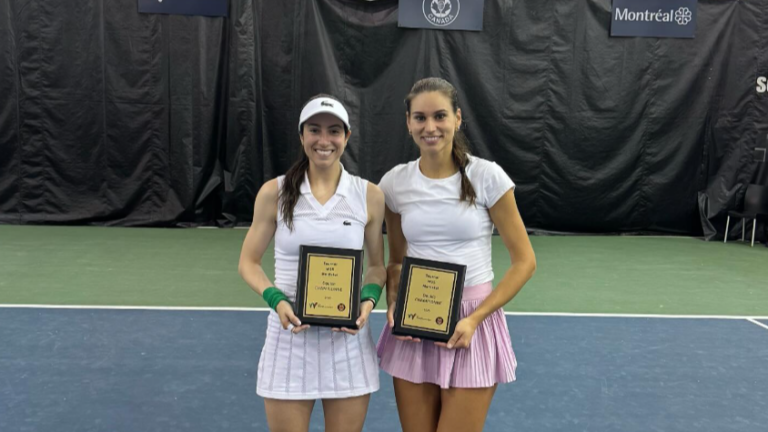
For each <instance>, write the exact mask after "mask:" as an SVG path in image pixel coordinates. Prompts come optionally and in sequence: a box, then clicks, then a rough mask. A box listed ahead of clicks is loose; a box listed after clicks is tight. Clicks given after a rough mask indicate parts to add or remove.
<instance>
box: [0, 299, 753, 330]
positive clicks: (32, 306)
mask: <svg viewBox="0 0 768 432" xmlns="http://www.w3.org/2000/svg"><path fill="white" fill-rule="evenodd" d="M2 308H8V309H107V310H110V309H113V310H160V311H214V312H215V311H221V312H227V311H234V312H267V311H269V310H270V309H269V308H265V307H253V308H248V307H207V306H200V307H196V306H110V305H95V306H88V305H45V304H0V309H2ZM385 312H386V311H385V310H384V309H376V310H374V311H373V313H385ZM504 315H510V316H551V317H583V318H668V319H720V320H748V321H752V322H753V323H755V324H757V325H760V326H763V324H762V323H759V322H755V320H768V317H760V316H740V315H660V314H618V313H617V314H611V313H569V312H504Z"/></svg>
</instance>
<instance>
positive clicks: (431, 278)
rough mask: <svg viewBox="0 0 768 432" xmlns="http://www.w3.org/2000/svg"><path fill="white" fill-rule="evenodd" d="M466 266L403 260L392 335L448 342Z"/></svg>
mask: <svg viewBox="0 0 768 432" xmlns="http://www.w3.org/2000/svg"><path fill="white" fill-rule="evenodd" d="M466 272H467V266H465V265H459V264H450V263H444V262H439V261H429V260H424V259H418V258H411V257H405V259H404V260H403V266H402V271H401V273H400V288H399V290H398V294H397V305H396V306H395V327H394V328H393V329H392V334H395V335H398V336H413V337H415V338H420V339H428V340H433V341H438V342H448V340H449V339H450V338H451V336H452V335H453V330H454V329H455V328H456V323H457V322H459V307H460V306H461V294H462V291H463V288H464V276H465V275H466Z"/></svg>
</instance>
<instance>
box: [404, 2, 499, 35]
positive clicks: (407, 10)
mask: <svg viewBox="0 0 768 432" xmlns="http://www.w3.org/2000/svg"><path fill="white" fill-rule="evenodd" d="M484 3H485V0H400V3H399V6H398V10H397V24H398V27H408V28H423V29H432V30H474V31H481V30H482V29H483V5H484Z"/></svg>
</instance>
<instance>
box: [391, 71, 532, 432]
mask: <svg viewBox="0 0 768 432" xmlns="http://www.w3.org/2000/svg"><path fill="white" fill-rule="evenodd" d="M405 104H406V115H407V125H408V131H409V134H410V135H411V136H412V137H413V140H414V142H415V143H416V145H417V146H418V147H419V150H420V153H421V157H420V158H419V159H417V160H415V161H413V162H410V163H407V164H402V165H398V166H396V167H395V168H393V169H392V170H390V171H389V172H388V173H387V174H385V175H384V177H383V178H382V179H381V182H380V183H379V187H380V188H381V190H382V191H383V192H384V197H385V202H386V210H385V220H386V224H387V238H388V241H389V262H388V265H387V281H388V282H387V302H388V305H389V309H388V311H387V318H388V323H387V325H386V327H385V328H384V330H383V332H382V334H381V337H380V339H379V343H378V355H379V361H380V366H381V368H382V369H383V370H384V371H385V372H387V373H389V374H390V375H392V377H393V379H394V388H395V397H396V399H397V407H398V412H399V414H400V422H401V423H402V426H403V431H404V432H434V431H438V430H439V431H440V432H448V431H461V432H473V431H481V430H482V429H483V425H484V424H485V418H486V415H487V413H488V408H489V406H490V404H491V399H492V398H493V394H494V391H495V390H496V385H497V384H498V383H506V382H511V381H514V380H515V368H516V366H517V362H516V361H515V355H514V353H513V351H512V344H511V341H510V336H509V330H508V329H507V323H506V320H505V318H504V312H503V310H502V307H503V306H504V305H505V304H507V302H509V301H510V300H511V299H512V298H513V297H514V296H515V295H516V294H517V293H518V291H520V289H521V288H522V287H523V285H524V284H525V283H526V282H527V281H528V279H530V278H531V276H532V275H533V273H534V271H535V269H536V258H535V256H534V252H533V248H532V247H531V243H530V241H529V239H528V235H527V233H526V230H525V226H524V225H523V221H522V218H521V217H520V213H519V212H518V210H517V204H516V203H515V195H514V183H513V182H512V180H510V178H509V177H508V176H507V174H506V173H505V172H504V170H502V169H501V167H499V166H498V165H496V164H495V163H493V162H490V161H487V160H484V159H480V158H477V157H474V156H471V155H469V153H468V144H467V139H466V137H465V136H464V134H463V133H462V132H461V131H460V126H461V110H460V109H459V107H458V101H457V95H456V89H455V88H454V87H453V86H452V85H451V84H450V83H448V82H447V81H445V80H443V79H439V78H427V79H423V80H421V81H418V82H417V83H416V84H414V86H413V88H412V89H411V92H410V93H409V94H408V96H407V98H406V100H405ZM494 225H495V226H496V228H497V229H498V231H499V234H500V236H501V239H502V240H503V241H504V245H505V246H506V247H507V250H508V251H509V255H510V257H511V260H512V266H511V267H510V268H509V269H508V270H507V271H506V272H505V275H504V277H503V278H502V279H501V282H500V283H499V284H498V286H497V287H496V289H493V286H492V284H493V279H494V277H493V268H492V265H491V262H492V260H491V236H492V235H493V227H494ZM406 255H407V256H410V257H415V258H423V259H429V260H435V261H444V262H451V263H457V264H464V265H466V266H467V273H466V278H465V283H464V288H463V295H462V303H461V313H460V320H459V322H458V324H457V325H456V329H455V331H454V334H453V335H452V336H451V339H450V340H449V341H448V342H447V343H444V344H443V343H433V342H430V341H422V340H418V339H413V338H410V337H399V336H397V337H396V336H393V335H392V334H391V328H392V326H393V325H394V317H393V315H394V309H395V304H396V301H397V293H398V288H399V282H400V270H401V265H402V260H403V257H404V256H406Z"/></svg>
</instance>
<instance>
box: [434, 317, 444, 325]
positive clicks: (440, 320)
mask: <svg viewBox="0 0 768 432" xmlns="http://www.w3.org/2000/svg"><path fill="white" fill-rule="evenodd" d="M435 322H436V323H437V325H440V324H442V323H443V318H442V317H437V318H435Z"/></svg>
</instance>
